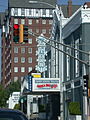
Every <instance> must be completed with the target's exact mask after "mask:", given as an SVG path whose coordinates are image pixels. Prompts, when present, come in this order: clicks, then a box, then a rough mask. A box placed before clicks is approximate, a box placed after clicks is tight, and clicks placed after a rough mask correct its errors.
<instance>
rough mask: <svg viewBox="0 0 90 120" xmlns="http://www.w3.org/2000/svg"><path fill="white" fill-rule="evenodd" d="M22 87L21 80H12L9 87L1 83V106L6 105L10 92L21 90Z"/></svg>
mask: <svg viewBox="0 0 90 120" xmlns="http://www.w3.org/2000/svg"><path fill="white" fill-rule="evenodd" d="M20 89H21V85H20V81H17V82H12V83H11V84H10V85H9V86H8V87H7V88H4V87H3V85H0V107H6V101H7V100H8V98H9V96H10V94H11V93H13V92H15V91H17V92H20Z"/></svg>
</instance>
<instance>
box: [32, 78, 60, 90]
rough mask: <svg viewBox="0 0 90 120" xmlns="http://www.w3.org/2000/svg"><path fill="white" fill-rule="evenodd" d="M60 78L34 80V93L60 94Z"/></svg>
mask: <svg viewBox="0 0 90 120" xmlns="http://www.w3.org/2000/svg"><path fill="white" fill-rule="evenodd" d="M58 91H60V78H33V79H32V92H58Z"/></svg>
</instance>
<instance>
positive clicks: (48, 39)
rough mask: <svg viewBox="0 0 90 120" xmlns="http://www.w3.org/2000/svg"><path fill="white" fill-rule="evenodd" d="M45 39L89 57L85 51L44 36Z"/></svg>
mask: <svg viewBox="0 0 90 120" xmlns="http://www.w3.org/2000/svg"><path fill="white" fill-rule="evenodd" d="M31 33H32V35H33V34H35V35H36V36H40V35H38V34H37V33H34V32H30V34H31ZM43 37H44V38H45V39H47V40H50V41H52V42H55V43H58V44H60V45H62V46H65V47H68V48H71V49H74V50H77V51H79V52H82V53H84V54H87V55H89V53H88V52H85V51H83V50H80V49H76V48H74V47H71V46H69V45H66V44H64V43H60V42H58V41H56V40H52V39H50V38H47V37H45V36H43Z"/></svg>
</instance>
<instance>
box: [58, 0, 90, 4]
mask: <svg viewBox="0 0 90 120" xmlns="http://www.w3.org/2000/svg"><path fill="white" fill-rule="evenodd" d="M57 1H58V3H59V4H67V3H68V0H57ZM85 2H90V0H72V3H73V4H74V5H83V4H84V3H85Z"/></svg>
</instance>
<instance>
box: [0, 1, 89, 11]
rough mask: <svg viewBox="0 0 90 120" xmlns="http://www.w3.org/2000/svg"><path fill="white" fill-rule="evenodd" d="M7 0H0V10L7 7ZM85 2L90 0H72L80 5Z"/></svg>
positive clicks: (63, 2)
mask: <svg viewBox="0 0 90 120" xmlns="http://www.w3.org/2000/svg"><path fill="white" fill-rule="evenodd" d="M7 1H8V0H0V11H1V12H3V11H4V10H5V8H7ZM57 1H58V3H59V4H67V1H68V0H57ZM85 2H90V0H72V3H73V4H75V5H76V4H78V5H82V4H84V3H85Z"/></svg>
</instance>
